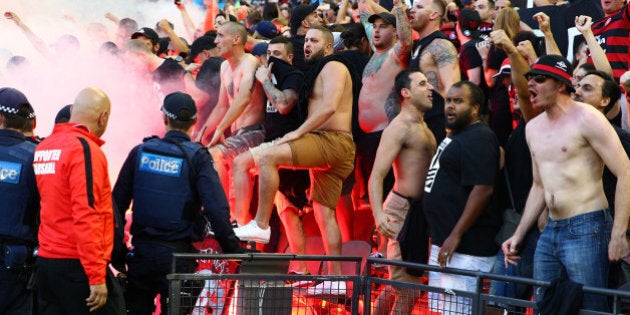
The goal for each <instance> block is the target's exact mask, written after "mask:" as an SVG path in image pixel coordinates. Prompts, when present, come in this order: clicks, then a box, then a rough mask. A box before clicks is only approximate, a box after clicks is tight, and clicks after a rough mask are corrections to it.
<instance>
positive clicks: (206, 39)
mask: <svg viewBox="0 0 630 315" xmlns="http://www.w3.org/2000/svg"><path fill="white" fill-rule="evenodd" d="M215 47H217V45H216V44H215V43H214V37H211V36H208V35H204V36H201V37H199V38H197V39H195V41H194V42H193V43H192V45H190V55H189V56H188V60H186V62H187V63H192V62H193V61H194V60H195V58H196V57H197V55H199V53H200V52H202V51H204V50H208V49H212V48H215Z"/></svg>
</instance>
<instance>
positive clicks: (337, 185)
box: [258, 26, 358, 295]
mask: <svg viewBox="0 0 630 315" xmlns="http://www.w3.org/2000/svg"><path fill="white" fill-rule="evenodd" d="M333 52H334V49H333V35H332V33H331V32H330V31H329V30H327V29H325V28H323V27H319V26H318V27H313V28H311V29H310V30H309V31H308V32H307V33H306V38H305V43H304V57H305V59H306V61H307V62H309V63H311V64H313V65H312V67H311V70H310V72H309V73H308V75H307V76H306V78H305V84H304V88H303V89H302V92H301V94H300V100H299V102H298V106H299V108H300V111H301V112H303V111H304V110H307V111H308V115H307V116H306V121H304V123H303V124H302V125H301V126H300V127H298V128H297V129H296V130H294V131H291V132H289V133H287V134H286V135H284V136H283V137H282V138H280V139H279V140H278V141H277V143H276V144H275V145H273V146H271V147H269V148H265V149H263V150H261V151H260V153H259V160H258V165H259V169H260V184H259V204H258V212H259V213H269V212H271V207H272V206H273V200H274V196H275V194H276V191H277V190H278V182H279V180H278V167H284V168H306V169H308V170H309V172H310V176H311V180H312V190H311V200H312V201H313V209H314V214H315V219H316V221H317V224H318V226H319V230H320V232H321V234H322V238H323V243H324V249H325V251H326V254H328V255H332V256H337V255H341V233H340V231H339V226H338V224H337V220H336V218H335V211H334V210H335V206H336V204H337V200H338V199H339V196H340V194H341V183H342V181H343V180H344V179H345V178H346V177H347V176H348V175H350V173H351V172H352V170H353V166H354V165H353V162H354V143H353V142H352V134H351V119H352V95H353V93H355V92H357V88H358V84H357V83H358V82H353V80H352V76H351V74H350V71H349V70H348V66H347V61H346V60H345V59H343V58H341V57H338V56H336V55H333ZM331 78H334V80H331ZM298 224H301V223H299V222H298ZM295 237H301V238H303V237H304V235H303V234H301V235H296V236H295ZM328 272H329V273H330V274H333V275H334V274H341V263H340V262H339V261H337V262H329V268H328ZM307 293H308V294H311V295H345V294H346V283H345V282H344V281H325V282H322V283H320V284H318V285H316V286H313V287H309V288H308V292H307Z"/></svg>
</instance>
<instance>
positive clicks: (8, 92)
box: [0, 88, 39, 314]
mask: <svg viewBox="0 0 630 315" xmlns="http://www.w3.org/2000/svg"><path fill="white" fill-rule="evenodd" d="M24 103H28V100H27V99H26V97H25V96H24V95H23V94H22V93H21V92H19V91H18V90H15V89H11V88H3V89H0V114H2V115H7V114H13V115H20V116H23V117H24V118H28V117H27V116H28V115H29V113H26V112H23V113H22V112H20V110H19V107H20V105H22V104H24ZM5 117H6V116H5ZM34 151H35V144H33V143H30V142H28V141H27V140H26V137H24V135H23V134H22V133H20V132H19V131H17V130H13V129H0V196H2V205H1V206H0V217H1V218H2V220H0V247H1V248H0V250H2V251H1V252H0V314H30V313H31V310H32V303H31V301H32V293H31V291H30V290H29V289H28V288H27V282H28V278H29V276H30V271H31V269H30V263H31V262H30V260H31V253H32V251H33V248H34V247H35V245H36V243H37V238H36V232H37V230H36V222H35V220H36V217H37V211H38V208H39V194H38V193H37V184H36V182H35V174H34V173H33V167H32V163H33V153H34Z"/></svg>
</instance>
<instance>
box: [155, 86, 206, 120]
mask: <svg viewBox="0 0 630 315" xmlns="http://www.w3.org/2000/svg"><path fill="white" fill-rule="evenodd" d="M162 112H163V113H164V114H165V115H166V116H167V117H168V118H170V119H173V120H180V121H190V120H193V119H195V117H197V107H196V106H195V101H194V100H193V99H192V97H190V95H188V94H186V93H182V92H173V93H171V94H169V95H167V96H166V97H165V98H164V105H163V106H162Z"/></svg>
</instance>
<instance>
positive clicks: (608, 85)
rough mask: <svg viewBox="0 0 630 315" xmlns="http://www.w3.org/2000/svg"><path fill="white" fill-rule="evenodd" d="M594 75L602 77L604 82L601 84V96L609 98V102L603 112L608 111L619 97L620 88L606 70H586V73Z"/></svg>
mask: <svg viewBox="0 0 630 315" xmlns="http://www.w3.org/2000/svg"><path fill="white" fill-rule="evenodd" d="M591 74H592V75H596V76H598V77H600V78H602V79H604V83H603V84H602V96H603V97H608V98H610V102H609V103H608V105H606V108H604V114H606V113H608V112H609V111H610V110H611V109H612V108H613V106H614V105H615V103H617V101H618V100H619V98H621V88H620V87H619V84H617V82H616V81H615V80H614V79H613V78H612V77H611V76H610V75H609V74H608V73H606V72H604V71H601V70H589V71H586V75H585V76H587V75H591Z"/></svg>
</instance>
